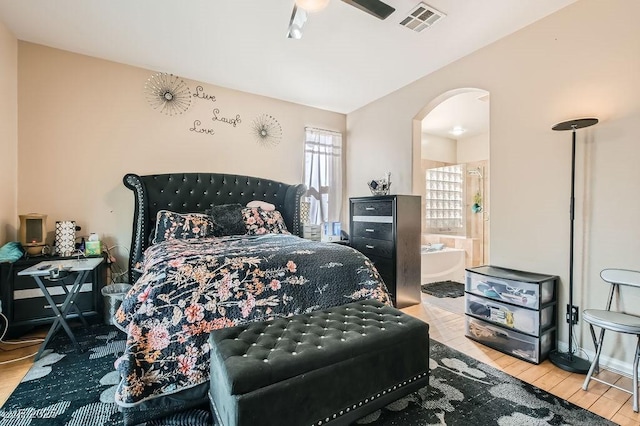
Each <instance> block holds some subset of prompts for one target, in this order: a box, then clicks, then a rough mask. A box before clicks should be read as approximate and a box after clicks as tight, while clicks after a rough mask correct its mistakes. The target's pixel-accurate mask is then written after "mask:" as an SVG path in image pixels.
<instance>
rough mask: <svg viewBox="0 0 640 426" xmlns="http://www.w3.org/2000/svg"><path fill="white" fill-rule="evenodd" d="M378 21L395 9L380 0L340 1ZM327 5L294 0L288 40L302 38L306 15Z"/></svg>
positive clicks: (325, 1)
mask: <svg viewBox="0 0 640 426" xmlns="http://www.w3.org/2000/svg"><path fill="white" fill-rule="evenodd" d="M342 1H343V2H345V3H347V4H350V5H351V6H353V7H356V8H358V9H360V10H362V11H363V12H366V13H368V14H370V15H372V16H375V17H376V18H378V19H382V20H384V19H387V18H388V17H389V15H391V14H392V13H393V12H395V10H396V9H395V8H394V7H391V6H389V5H388V4H386V3H385V2H383V1H381V0H342ZM328 4H329V0H296V2H295V5H294V6H293V12H292V13H291V20H290V22H289V31H288V32H287V37H288V38H295V39H299V38H302V26H303V25H304V23H305V22H306V21H307V13H308V12H309V13H313V12H318V11H320V10H322V9H324V8H325V7H327V5H328Z"/></svg>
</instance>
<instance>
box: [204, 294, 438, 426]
mask: <svg viewBox="0 0 640 426" xmlns="http://www.w3.org/2000/svg"><path fill="white" fill-rule="evenodd" d="M209 342H210V345H211V387H210V390H209V399H210V401H211V407H212V411H213V413H214V415H215V417H216V425H221V426H232V425H233V426H235V425H261V426H269V425H273V426H275V425H278V426H281V425H288V426H295V425H309V426H310V425H319V426H321V425H325V424H331V425H346V424H350V423H351V422H353V421H355V420H357V419H359V418H360V417H363V416H365V415H366V414H369V413H371V412H373V411H375V410H376V409H378V408H380V407H383V406H385V405H387V404H389V403H391V402H393V401H395V400H397V399H399V398H400V397H402V396H404V395H406V394H408V393H410V392H413V391H415V390H417V389H419V388H421V387H424V386H426V385H427V383H428V371H429V325H428V324H426V323H424V322H422V321H420V320H418V319H416V318H413V317H411V316H408V315H405V314H404V313H402V312H400V311H399V310H397V309H395V308H392V307H390V306H386V305H383V304H382V303H380V302H378V301H373V300H367V301H360V302H354V303H349V304H347V305H343V306H338V307H334V308H329V309H325V310H322V311H316V312H311V313H308V314H304V315H296V316H292V317H288V318H279V319H275V320H272V321H264V322H254V323H249V324H247V325H243V326H237V327H231V328H224V329H220V330H215V331H213V332H212V333H211V336H210V339H209Z"/></svg>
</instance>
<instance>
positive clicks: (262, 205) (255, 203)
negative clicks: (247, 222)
mask: <svg viewBox="0 0 640 426" xmlns="http://www.w3.org/2000/svg"><path fill="white" fill-rule="evenodd" d="M247 207H260V208H261V209H262V210H265V211H268V212H272V211H274V210H275V209H276V206H275V205H273V204H271V203H267V202H265V201H258V200H255V201H249V202H248V203H247Z"/></svg>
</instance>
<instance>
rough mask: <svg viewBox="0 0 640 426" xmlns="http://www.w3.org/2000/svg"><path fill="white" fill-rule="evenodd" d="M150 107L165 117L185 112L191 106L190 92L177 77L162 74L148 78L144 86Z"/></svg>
mask: <svg viewBox="0 0 640 426" xmlns="http://www.w3.org/2000/svg"><path fill="white" fill-rule="evenodd" d="M144 89H145V93H146V96H147V100H148V101H149V104H151V107H152V108H153V109H156V110H160V112H162V113H164V114H166V115H177V114H182V113H184V112H186V111H187V110H188V109H189V106H191V97H192V96H191V91H190V90H189V87H188V86H187V84H186V83H185V82H184V81H183V80H182V79H181V78H180V77H178V76H175V75H173V74H167V73H163V72H159V73H156V74H154V75H152V76H151V77H149V80H147V83H146V84H145V86H144Z"/></svg>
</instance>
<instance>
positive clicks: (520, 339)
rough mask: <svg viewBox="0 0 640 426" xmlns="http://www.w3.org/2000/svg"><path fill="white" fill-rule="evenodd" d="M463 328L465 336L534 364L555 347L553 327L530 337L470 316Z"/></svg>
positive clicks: (543, 358)
mask: <svg viewBox="0 0 640 426" xmlns="http://www.w3.org/2000/svg"><path fill="white" fill-rule="evenodd" d="M465 328H466V331H465V335H466V336H467V337H469V338H471V339H473V340H475V341H477V342H480V343H482V344H483V345H486V346H489V347H491V348H494V349H497V350H499V351H500V352H504V353H506V354H509V355H513V356H517V357H518V358H522V359H524V360H525V361H529V362H533V363H535V364H539V363H541V362H542V361H544V360H545V358H547V355H548V354H549V352H550V351H551V350H552V349H554V348H555V341H556V329H555V328H551V329H549V330H547V331H545V332H544V333H542V335H541V336H540V337H531V336H528V335H526V334H522V333H518V332H517V331H514V330H507V329H504V328H502V327H500V326H497V325H493V324H490V323H488V322H485V321H482V320H479V319H476V318H471V317H470V316H467V317H466V327H465Z"/></svg>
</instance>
